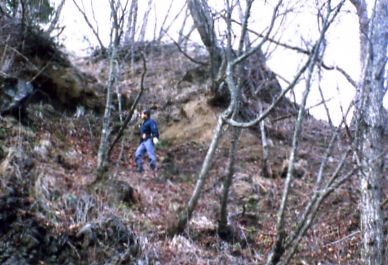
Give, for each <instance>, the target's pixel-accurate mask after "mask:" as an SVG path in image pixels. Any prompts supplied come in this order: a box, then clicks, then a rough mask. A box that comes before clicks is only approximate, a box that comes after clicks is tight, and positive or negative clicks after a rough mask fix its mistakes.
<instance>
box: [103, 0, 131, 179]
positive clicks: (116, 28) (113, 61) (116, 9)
mask: <svg viewBox="0 0 388 265" xmlns="http://www.w3.org/2000/svg"><path fill="white" fill-rule="evenodd" d="M109 3H110V8H111V17H112V28H111V54H110V59H109V77H108V82H107V86H106V103H105V112H104V117H103V124H102V130H101V138H100V145H99V148H98V153H97V179H96V181H100V180H103V179H105V172H106V169H107V166H108V165H107V164H108V161H107V152H108V147H109V136H110V133H111V127H110V120H111V111H112V91H113V88H114V87H115V84H116V82H118V78H119V76H118V72H117V69H118V57H117V50H118V48H119V45H120V40H121V36H122V32H123V17H124V14H125V12H124V11H125V7H124V8H122V6H121V2H120V0H118V1H115V0H110V2H109ZM120 11H121V13H120Z"/></svg>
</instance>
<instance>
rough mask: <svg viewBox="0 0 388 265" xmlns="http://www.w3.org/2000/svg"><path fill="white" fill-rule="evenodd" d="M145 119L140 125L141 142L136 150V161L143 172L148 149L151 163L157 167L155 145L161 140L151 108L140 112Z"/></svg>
mask: <svg viewBox="0 0 388 265" xmlns="http://www.w3.org/2000/svg"><path fill="white" fill-rule="evenodd" d="M140 118H141V119H142V120H143V123H142V125H141V126H140V144H139V146H138V147H137V149H136V152H135V162H136V167H137V172H140V173H141V172H143V156H144V153H145V152H146V151H147V155H148V158H149V160H150V162H149V165H150V168H151V169H152V170H155V169H156V155H155V148H154V146H155V145H156V144H158V142H159V131H158V125H157V124H156V122H155V121H154V120H153V119H151V110H149V109H146V110H144V111H142V112H141V113H140Z"/></svg>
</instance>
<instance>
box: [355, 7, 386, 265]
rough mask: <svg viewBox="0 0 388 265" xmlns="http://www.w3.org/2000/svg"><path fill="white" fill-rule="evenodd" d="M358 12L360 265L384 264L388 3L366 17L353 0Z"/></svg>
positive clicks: (365, 9)
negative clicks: (385, 99) (359, 66)
mask: <svg viewBox="0 0 388 265" xmlns="http://www.w3.org/2000/svg"><path fill="white" fill-rule="evenodd" d="M352 3H353V4H354V5H355V7H356V9H357V14H358V16H359V21H360V30H361V32H360V34H361V64H362V77H361V83H360V86H359V88H358V89H357V95H356V107H357V116H356V117H357V120H356V121H357V123H358V124H357V128H358V135H357V139H356V141H357V145H358V148H359V151H360V153H359V154H360V158H361V161H360V162H361V171H360V179H361V182H360V184H361V202H360V210H361V233H362V235H361V238H362V250H361V258H362V263H363V264H370V265H377V264H386V263H387V257H386V253H385V251H386V250H385V249H384V248H385V247H386V244H385V243H386V242H384V240H385V239H384V232H383V222H384V216H383V213H382V211H381V208H380V204H381V200H382V183H383V182H382V180H383V167H384V159H382V158H381V156H382V154H383V132H384V122H385V120H384V108H383V97H384V94H385V93H386V91H387V88H386V87H384V71H385V69H386V66H387V43H388V32H387V29H388V3H387V1H385V0H377V1H375V2H374V3H375V5H374V6H373V9H372V13H371V15H370V17H368V13H367V12H368V11H367V6H366V5H367V3H366V2H365V1H364V0H352Z"/></svg>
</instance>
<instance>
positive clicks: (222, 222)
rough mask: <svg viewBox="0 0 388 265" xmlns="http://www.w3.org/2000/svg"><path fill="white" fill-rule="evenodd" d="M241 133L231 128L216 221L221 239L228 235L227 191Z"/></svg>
mask: <svg viewBox="0 0 388 265" xmlns="http://www.w3.org/2000/svg"><path fill="white" fill-rule="evenodd" d="M240 133H241V129H240V128H234V127H232V128H231V134H232V135H231V138H232V139H231V143H230V149H229V160H228V165H227V167H226V173H225V176H224V182H223V190H222V196H221V209H220V219H219V221H218V234H219V235H220V236H221V237H222V236H224V235H226V234H227V233H228V198H229V190H230V187H231V186H232V182H233V175H234V164H235V160H236V152H237V146H238V142H239V136H240Z"/></svg>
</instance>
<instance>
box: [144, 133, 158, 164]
mask: <svg viewBox="0 0 388 265" xmlns="http://www.w3.org/2000/svg"><path fill="white" fill-rule="evenodd" d="M144 145H145V148H146V149H147V154H148V157H149V159H150V167H151V169H152V170H154V169H155V168H156V155H155V148H154V144H153V143H152V140H151V139H148V140H147V141H145V142H144Z"/></svg>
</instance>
